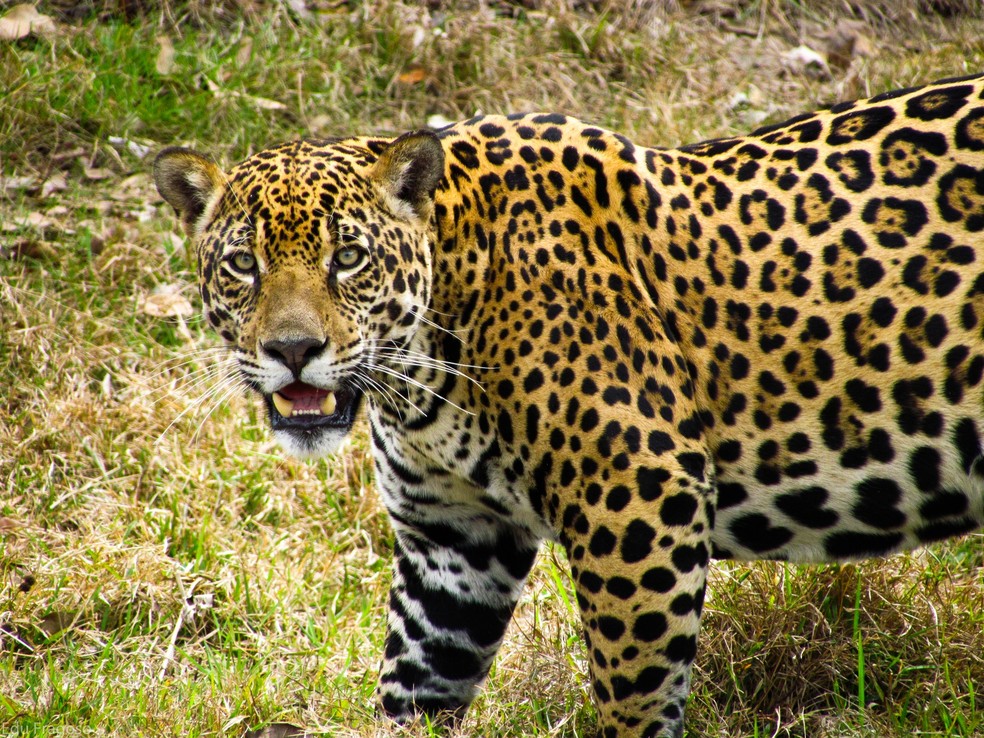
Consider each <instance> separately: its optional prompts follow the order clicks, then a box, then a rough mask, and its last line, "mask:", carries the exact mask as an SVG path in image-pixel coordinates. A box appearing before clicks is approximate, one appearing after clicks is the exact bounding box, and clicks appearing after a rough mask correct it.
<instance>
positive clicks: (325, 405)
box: [321, 392, 338, 415]
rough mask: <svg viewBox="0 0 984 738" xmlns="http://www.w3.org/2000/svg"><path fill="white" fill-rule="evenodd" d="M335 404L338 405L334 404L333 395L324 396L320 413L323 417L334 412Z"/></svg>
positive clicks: (331, 393)
mask: <svg viewBox="0 0 984 738" xmlns="http://www.w3.org/2000/svg"><path fill="white" fill-rule="evenodd" d="M337 404H338V403H337V402H335V393H334V392H329V393H328V394H327V395H325V399H323V400H322V401H321V412H323V413H324V414H325V415H331V414H332V413H333V412H335V406H336V405H337Z"/></svg>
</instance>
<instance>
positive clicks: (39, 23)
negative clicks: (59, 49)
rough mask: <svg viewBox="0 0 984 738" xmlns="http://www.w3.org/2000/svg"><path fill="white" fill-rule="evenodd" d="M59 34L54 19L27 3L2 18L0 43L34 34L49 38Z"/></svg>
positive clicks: (13, 8) (14, 8) (16, 7)
mask: <svg viewBox="0 0 984 738" xmlns="http://www.w3.org/2000/svg"><path fill="white" fill-rule="evenodd" d="M57 32H58V26H57V25H56V24H55V21H54V19H52V18H51V17H50V16H47V15H42V14H41V13H39V12H38V11H37V8H35V7H34V6H33V5H29V4H27V3H22V4H20V5H15V6H14V7H12V8H11V9H10V10H8V11H7V12H6V13H5V14H4V16H3V17H2V18H0V41H17V40H18V39H22V38H27V37H28V36H30V35H32V34H33V35H35V36H42V37H48V36H53V35H54V34H55V33H57Z"/></svg>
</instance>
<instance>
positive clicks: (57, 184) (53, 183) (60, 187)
mask: <svg viewBox="0 0 984 738" xmlns="http://www.w3.org/2000/svg"><path fill="white" fill-rule="evenodd" d="M67 187H68V181H67V180H66V179H65V175H64V174H61V173H59V174H53V175H51V176H50V177H48V179H46V180H45V181H44V184H42V185H41V197H42V198H45V197H51V196H52V195H53V194H55V193H56V192H63V191H64V190H65V189H66V188H67Z"/></svg>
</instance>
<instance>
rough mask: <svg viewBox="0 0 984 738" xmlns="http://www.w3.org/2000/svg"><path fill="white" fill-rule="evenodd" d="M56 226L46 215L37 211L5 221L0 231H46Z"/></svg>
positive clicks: (1, 224) (0, 225)
mask: <svg viewBox="0 0 984 738" xmlns="http://www.w3.org/2000/svg"><path fill="white" fill-rule="evenodd" d="M54 224H55V221H54V220H52V219H51V218H49V217H48V216H47V215H45V214H44V213H39V212H37V211H36V210H33V211H31V212H30V213H27V214H26V215H22V216H19V217H16V218H11V219H10V220H7V221H3V222H2V223H0V230H3V231H7V232H8V233H9V232H10V231H19V230H22V229H24V228H35V229H37V230H44V229H45V228H50V227H51V226H53V225H54Z"/></svg>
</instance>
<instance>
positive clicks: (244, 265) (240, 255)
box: [229, 251, 256, 274]
mask: <svg viewBox="0 0 984 738" xmlns="http://www.w3.org/2000/svg"><path fill="white" fill-rule="evenodd" d="M229 263H230V264H232V268H233V269H235V270H236V271H237V272H242V273H244V274H249V273H251V272H252V271H253V270H254V269H256V257H255V256H253V255H252V254H251V253H249V252H248V251H237V252H236V253H234V254H233V255H232V256H230V257H229Z"/></svg>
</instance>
